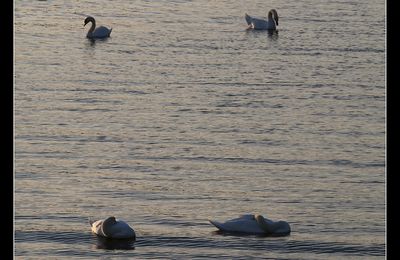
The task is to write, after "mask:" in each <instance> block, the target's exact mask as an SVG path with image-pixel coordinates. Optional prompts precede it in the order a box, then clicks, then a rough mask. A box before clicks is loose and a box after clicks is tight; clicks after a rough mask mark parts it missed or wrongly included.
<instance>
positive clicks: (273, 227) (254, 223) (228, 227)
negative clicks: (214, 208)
mask: <svg viewBox="0 0 400 260" xmlns="http://www.w3.org/2000/svg"><path fill="white" fill-rule="evenodd" d="M209 221H210V223H211V224H213V225H214V226H216V227H217V228H218V229H219V230H220V231H223V232H232V233H247V234H260V235H287V234H289V233H290V226H289V224H288V223H287V222H285V221H272V220H269V219H267V218H264V217H263V216H261V215H253V214H246V215H242V216H240V217H238V218H235V219H231V220H228V221H226V222H224V223H221V222H218V221H214V220H209Z"/></svg>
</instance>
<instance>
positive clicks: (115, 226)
mask: <svg viewBox="0 0 400 260" xmlns="http://www.w3.org/2000/svg"><path fill="white" fill-rule="evenodd" d="M89 224H90V226H91V228H92V231H93V233H95V234H96V235H98V236H101V237H106V238H130V239H136V234H135V231H134V230H133V229H132V228H131V227H130V226H129V225H128V224H127V223H126V222H124V221H122V220H118V219H115V217H109V218H106V219H104V220H97V221H92V220H91V219H89Z"/></svg>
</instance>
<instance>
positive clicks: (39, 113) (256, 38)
mask: <svg viewBox="0 0 400 260" xmlns="http://www.w3.org/2000/svg"><path fill="white" fill-rule="evenodd" d="M14 5H15V13H14V30H15V86H14V102H15V109H14V114H15V119H14V120H15V195H14V196H15V227H14V229H15V257H16V258H17V259H28V258H29V259H70V258H79V259H98V258H103V259H118V258H120V259H132V258H136V259H200V258H204V259H210V258H219V259H251V258H254V259H349V258H351V259H382V258H384V257H385V249H386V245H385V203H386V200H385V186H386V183H385V129H386V128H385V120H386V118H385V102H386V97H385V93H386V85H385V84H386V82H385V37H386V29H385V2H384V1H382V0H369V1H355V0H335V1H318V0H300V1H278V0H271V1H267V2H266V1H261V0H254V1H242V0H235V1H231V0H221V1H205V0H198V1H189V0H176V1H159V0H154V1H153V0H152V1H146V0H137V1H135V0H131V1H127V0H125V1H124V0H115V1H105V0H96V1H58V0H48V1H32V0H16V1H15V3H14ZM271 8H275V9H276V10H277V11H278V14H279V16H280V19H279V26H278V32H277V33H273V34H269V33H267V32H260V31H246V27H247V24H246V22H245V20H244V13H246V12H247V13H249V14H250V15H254V16H259V17H266V15H267V12H268V10H269V9H271ZM84 14H88V15H93V16H94V17H95V18H96V20H97V24H98V25H106V26H108V27H112V28H113V30H112V33H111V37H110V38H108V39H106V40H99V41H95V42H91V41H89V40H88V39H86V38H85V36H86V32H87V30H88V26H86V27H85V28H84V27H83V20H84V19H85V16H84ZM244 213H261V214H263V215H264V216H266V217H268V218H270V219H272V220H285V221H287V222H289V223H290V225H291V228H292V232H291V234H290V235H289V236H284V237H258V236H252V235H250V236H235V235H222V234H218V233H217V232H215V231H216V228H215V227H213V226H212V225H211V224H209V222H208V219H216V220H220V221H223V220H227V219H230V218H235V217H237V216H238V215H241V214H244ZM110 215H114V216H116V217H117V218H120V219H123V220H125V221H127V222H128V223H129V224H130V225H131V226H133V227H134V229H135V231H136V233H137V241H136V242H135V243H134V244H128V245H127V244H125V245H115V244H108V242H105V241H102V240H101V239H99V238H97V237H96V236H95V235H93V234H92V233H91V230H90V227H89V224H88V217H91V218H93V219H100V218H105V217H108V216H110Z"/></svg>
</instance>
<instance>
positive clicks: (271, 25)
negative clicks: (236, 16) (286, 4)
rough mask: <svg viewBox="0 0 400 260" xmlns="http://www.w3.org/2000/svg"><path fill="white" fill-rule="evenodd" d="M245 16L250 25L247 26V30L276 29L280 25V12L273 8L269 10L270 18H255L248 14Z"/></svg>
mask: <svg viewBox="0 0 400 260" xmlns="http://www.w3.org/2000/svg"><path fill="white" fill-rule="evenodd" d="M244 18H245V19H246V22H247V24H248V25H249V27H247V30H248V29H254V30H276V26H278V20H279V17H278V13H277V11H276V10H275V9H271V10H270V11H269V12H268V20H263V19H258V18H253V17H251V16H250V15H248V14H245V16H244Z"/></svg>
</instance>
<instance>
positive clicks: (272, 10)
mask: <svg viewBox="0 0 400 260" xmlns="http://www.w3.org/2000/svg"><path fill="white" fill-rule="evenodd" d="M271 16H272V17H273V19H274V20H275V24H276V26H278V21H279V16H278V12H277V11H276V10H275V9H271V10H270V11H269V12H268V17H271Z"/></svg>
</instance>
